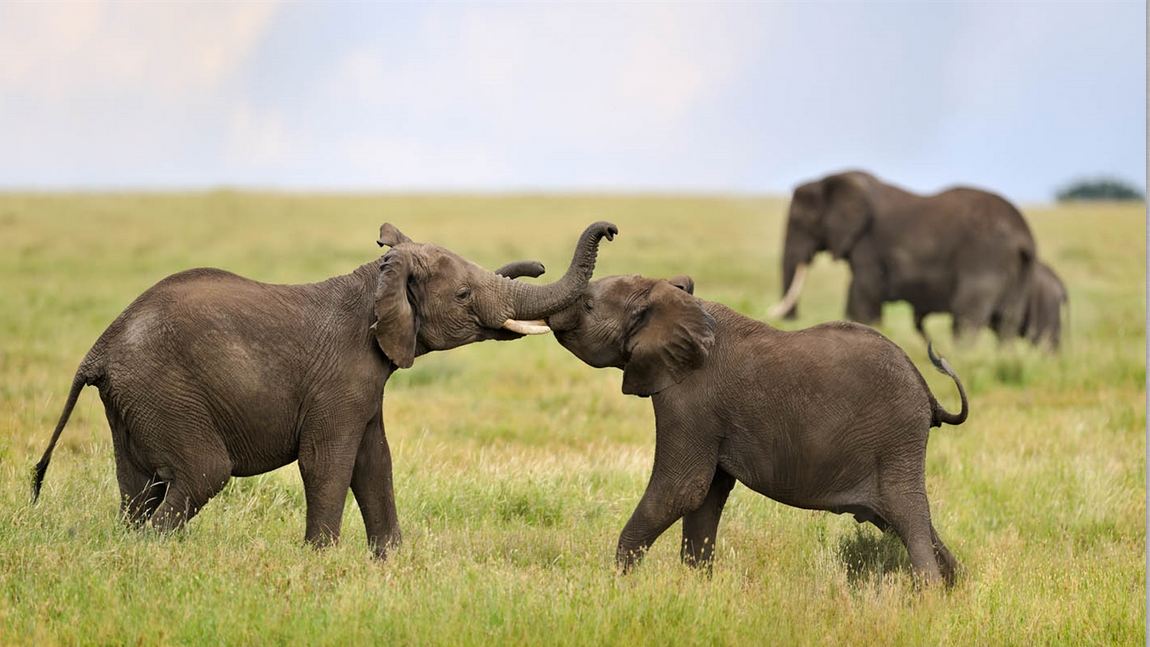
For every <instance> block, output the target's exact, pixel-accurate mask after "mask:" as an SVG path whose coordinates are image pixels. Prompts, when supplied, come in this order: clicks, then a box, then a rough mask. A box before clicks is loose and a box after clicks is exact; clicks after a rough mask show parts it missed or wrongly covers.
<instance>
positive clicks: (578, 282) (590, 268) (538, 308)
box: [504, 222, 619, 334]
mask: <svg viewBox="0 0 1150 647" xmlns="http://www.w3.org/2000/svg"><path fill="white" fill-rule="evenodd" d="M617 233H619V229H618V227H616V226H615V225H613V224H611V223H609V222H597V223H595V224H593V225H591V226H590V227H588V228H587V229H586V230H584V231H583V235H581V236H580V237H579V242H578V244H576V246H575V254H574V255H573V256H572V258H571V265H570V266H569V267H568V268H567V273H566V274H564V275H563V277H562V278H560V279H559V280H558V281H555V282H554V283H550V284H548V285H531V284H529V283H520V282H518V281H507V282H506V283H505V285H506V286H507V289H508V290H509V292H510V301H511V308H512V313H513V314H512V316H511V318H510V319H509V323H512V324H513V325H515V324H528V325H531V326H539V325H542V324H541V323H540V322H537V321H524V320H538V319H542V318H543V317H546V316H548V315H550V314H553V313H555V312H558V311H559V310H562V309H563V308H566V307H567V306H569V305H571V304H572V303H575V301H576V299H578V298H579V295H581V294H582V293H583V291H584V290H585V289H587V283H588V282H589V281H590V280H591V274H592V273H594V271H595V259H596V257H597V256H598V253H599V241H600V240H602V239H603V238H606V239H607V240H612V239H614V238H615V234H617ZM514 320H519V321H514ZM504 327H508V326H507V325H506V324H505V325H504ZM508 329H510V330H513V331H514V332H524V331H520V330H515V329H514V328H508ZM526 330H531V331H532V332H534V331H535V329H534V328H528V329H526ZM542 332H546V330H543V331H542ZM524 334H531V333H530V332H525V333H524Z"/></svg>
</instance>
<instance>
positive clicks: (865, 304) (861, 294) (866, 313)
mask: <svg viewBox="0 0 1150 647" xmlns="http://www.w3.org/2000/svg"><path fill="white" fill-rule="evenodd" d="M847 318H848V319H850V320H851V321H857V322H859V323H861V324H866V325H868V326H873V325H877V324H879V323H882V288H881V286H880V285H879V284H878V280H877V279H876V278H874V277H871V276H868V275H863V276H860V275H859V274H858V273H857V272H856V273H855V275H854V276H853V277H852V278H851V283H850V288H849V289H848V292H847Z"/></svg>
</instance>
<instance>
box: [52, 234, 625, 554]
mask: <svg viewBox="0 0 1150 647" xmlns="http://www.w3.org/2000/svg"><path fill="white" fill-rule="evenodd" d="M616 231H617V230H616V228H615V226H614V225H611V224H609V223H603V222H600V223H596V224H594V225H591V226H590V227H588V228H587V230H586V231H585V232H584V233H583V235H582V236H581V237H580V239H579V242H578V244H577V246H576V249H575V254H574V257H573V259H572V263H571V266H570V268H569V269H568V271H567V273H566V274H565V275H564V276H563V277H562V278H561V279H560V280H559V281H557V282H555V283H553V284H551V285H546V286H539V285H529V284H525V283H520V282H518V281H512V280H511V279H510V278H507V277H506V276H499V275H497V274H496V273H494V272H490V271H488V270H485V269H482V268H480V267H479V266H478V265H475V264H474V263H471V262H470V261H468V260H466V259H464V258H461V257H460V256H458V255H456V254H454V253H452V252H450V251H448V250H446V249H444V248H442V247H439V246H437V245H432V244H422V243H415V242H412V241H411V240H410V239H408V238H407V237H406V236H404V235H403V234H402V233H400V232H399V230H397V229H396V228H395V227H393V226H392V225H390V224H385V225H384V226H383V227H382V228H381V230H380V240H379V243H380V245H381V246H382V245H387V246H390V247H391V250H390V251H388V252H387V253H386V254H385V255H384V256H383V257H382V258H381V259H380V260H375V261H372V262H370V263H366V264H364V265H362V266H360V267H358V268H356V269H355V270H354V271H353V272H351V273H350V274H346V275H343V276H337V277H334V278H331V279H328V280H326V281H323V282H321V283H313V284H308V285H270V284H266V283H259V282H257V281H253V280H250V279H246V278H243V277H241V276H237V275H235V274H231V273H229V272H225V271H222V270H217V269H195V270H189V271H186V272H181V273H179V274H174V275H172V276H169V277H168V278H166V279H164V280H162V281H160V282H159V283H157V284H156V285H155V286H153V287H152V288H150V289H148V290H147V291H146V292H144V293H143V294H142V295H140V296H139V297H138V298H137V299H136V300H135V301H134V302H133V303H132V304H131V305H130V306H128V308H127V309H126V310H125V311H124V312H123V313H122V314H121V315H120V316H119V317H118V318H117V319H116V320H115V321H114V322H113V323H112V324H111V326H109V327H108V329H107V330H106V331H104V333H103V334H102V335H101V336H100V338H99V339H98V340H97V342H96V344H95V345H94V346H93V347H92V349H91V350H90V351H89V352H88V354H87V356H86V357H85V358H84V360H83V362H82V363H81V365H80V368H79V369H78V370H77V372H76V375H75V378H74V379H73V382H72V390H71V392H70V393H69V395H68V401H67V403H66V405H65V407H64V412H63V414H62V415H61V417H60V421H59V424H58V425H57V426H56V430H55V432H54V433H53V435H52V440H51V443H50V444H49V446H48V449H47V451H45V453H44V457H43V458H42V459H41V460H40V462H39V464H38V465H37V466H36V471H35V475H34V481H33V497H36V496H37V495H38V494H39V490H40V485H41V482H42V480H43V477H44V472H45V470H46V469H47V466H48V461H49V460H50V458H51V454H52V449H53V448H54V447H55V445H56V442H57V440H58V439H59V436H60V432H61V431H62V430H63V428H64V425H65V424H66V423H67V420H68V416H69V415H70V413H71V411H72V408H73V406H74V405H75V403H76V399H77V397H78V396H79V393H80V390H81V389H83V387H84V386H85V385H88V384H93V385H96V386H97V387H98V388H99V390H100V398H101V399H102V400H103V401H104V410H105V412H106V414H107V418H108V424H109V425H110V426H111V430H112V443H113V447H114V450H115V456H116V477H117V480H118V481H119V486H120V495H121V509H122V512H123V515H124V517H125V519H127V520H128V521H129V522H131V523H133V524H137V523H143V522H146V521H150V523H151V525H152V526H154V527H156V528H158V529H161V530H165V531H166V530H172V529H175V528H178V527H180V526H182V525H183V524H185V523H186V522H187V521H188V520H189V519H191V518H192V517H193V516H195V514H196V513H197V512H198V511H199V510H200V508H201V507H202V506H203V505H204V504H205V503H207V501H208V500H209V499H210V498H211V497H212V496H213V495H215V494H216V493H217V492H219V491H220V490H221V489H222V488H223V487H224V484H226V483H227V481H228V479H229V478H230V477H232V476H251V475H254V474H261V473H263V472H267V471H270V470H273V469H276V468H278V467H281V466H283V465H286V464H288V463H291V462H292V461H295V460H298V461H299V469H300V474H301V475H302V477H303V484H304V492H305V494H306V498H307V531H306V535H305V537H306V539H307V541H308V542H310V543H312V544H313V545H324V544H328V543H331V542H333V541H335V540H337V539H338V537H339V532H340V524H341V520H342V515H343V507H344V499H345V497H346V495H347V490H348V488H349V487H350V488H351V490H352V492H353V493H354V495H355V499H356V502H357V503H358V504H359V507H360V511H361V512H362V513H363V520H364V525H365V526H366V528H367V537H368V542H369V545H370V546H371V547H372V550H373V552H374V554H375V555H376V556H378V557H384V556H386V554H387V551H388V550H389V549H390V548H391V547H393V546H395V545H397V544H399V542H400V530H399V523H398V520H397V518H396V510H395V497H394V494H393V491H392V467H391V454H390V451H389V449H388V446H387V439H386V437H385V436H384V429H383V417H382V413H381V402H382V399H383V391H384V385H385V384H386V383H387V379H388V377H389V376H390V375H391V373H392V371H394V370H396V368H407V367H410V366H411V365H412V362H413V361H414V358H415V356H417V355H422V354H423V353H427V352H430V351H433V350H446V349H449V348H455V347H456V346H462V345H463V344H469V343H472V342H477V341H483V340H486V339H499V340H508V339H516V338H518V337H520V336H521V335H519V334H517V333H513V332H509V331H507V330H504V329H502V328H501V326H502V325H503V323H504V322H505V321H506V320H508V319H537V318H540V317H543V316H545V315H547V314H549V313H551V312H554V311H555V310H558V309H560V308H562V307H565V306H567V305H569V304H570V303H572V302H573V301H574V300H575V299H576V298H577V297H578V296H579V294H580V293H581V292H582V291H583V289H584V288H585V287H586V285H587V282H588V280H589V279H590V278H591V274H592V271H593V270H594V267H595V258H596V253H597V250H598V245H599V241H600V239H602V238H604V237H606V238H608V239H610V238H611V237H613V236H614V234H615V233H616ZM501 271H504V272H506V273H507V274H510V275H520V274H536V275H538V274H539V273H542V271H543V268H542V266H541V265H540V264H538V263H534V262H525V263H516V264H512V265H509V266H505V267H504V268H501ZM373 324H374V325H373ZM381 350H382V352H380V351H381Z"/></svg>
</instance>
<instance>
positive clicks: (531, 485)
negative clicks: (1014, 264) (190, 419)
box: [0, 192, 1146, 645]
mask: <svg viewBox="0 0 1150 647" xmlns="http://www.w3.org/2000/svg"><path fill="white" fill-rule="evenodd" d="M784 210H785V201H782V200H778V199H770V198H747V197H738V198H726V197H660V196H635V197H629V196H614V197H610V196H608V197H593V196H497V197H472V196H390V197H381V196H371V195H359V196H307V195H279V194H248V193H234V192H217V193H208V194H188V195H177V194H152V195H136V194H124V195H117V194H103V195H4V196H0V312H2V313H3V314H0V643H3V644H42V643H49V644H51V643H77V642H79V643H128V642H133V643H134V642H137V641H139V642H143V643H146V644H153V643H189V642H211V643H228V644H251V643H268V642H271V643H316V644H352V643H366V642H369V641H372V642H378V641H380V640H388V641H391V642H393V643H395V644H412V643H417V644H425V643H447V644H473V643H485V644H499V643H517V644H536V643H555V644H599V643H638V644H662V643H667V642H672V641H673V642H676V643H685V644H716V643H724V644H763V643H773V644H835V643H846V642H860V641H867V642H870V641H878V642H883V643H894V644H954V645H970V644H1033V643H1041V644H1049V643H1067V644H1080V643H1095V644H1097V643H1107V644H1111V643H1122V644H1133V643H1142V642H1144V638H1145V629H1144V624H1145V611H1144V606H1143V595H1144V590H1145V569H1144V561H1143V559H1144V541H1145V526H1144V520H1145V487H1144V483H1145V460H1144V456H1145V434H1144V429H1145V413H1144V412H1145V408H1144V400H1145V361H1144V357H1145V339H1144V334H1143V330H1144V321H1145V319H1144V316H1145V296H1144V295H1145V282H1144V281H1145V279H1144V273H1143V271H1144V267H1145V260H1146V259H1145V251H1144V249H1145V248H1144V240H1145V224H1144V218H1143V209H1142V207H1141V206H1109V205H1102V206H1060V207H1057V208H1034V209H1028V210H1026V211H1027V215H1028V217H1029V219H1030V222H1031V225H1032V227H1033V229H1034V231H1035V234H1036V236H1037V238H1038V240H1039V245H1040V253H1041V255H1042V256H1043V257H1045V258H1046V259H1047V260H1048V261H1049V262H1050V263H1051V264H1052V265H1053V266H1054V267H1055V268H1056V270H1057V271H1058V272H1059V273H1060V274H1061V275H1062V276H1063V278H1064V279H1065V280H1066V282H1067V284H1068V286H1069V289H1070V294H1071V300H1072V305H1071V319H1072V322H1071V325H1070V333H1069V335H1068V339H1067V342H1066V348H1065V349H1064V352H1063V353H1062V354H1060V355H1057V356H1051V355H1048V354H1044V353H1042V352H1039V351H1036V350H1034V349H1031V348H1028V347H1024V346H1014V347H1008V348H999V347H997V346H996V344H995V343H994V342H993V340H991V339H989V338H983V339H980V340H979V341H978V342H977V343H976V344H975V345H974V346H973V347H969V348H955V347H953V345H952V344H950V343H949V337H948V335H947V329H948V321H947V320H946V318H945V317H937V318H935V319H931V320H928V324H927V325H928V328H929V329H930V330H931V332H932V333H933V335H934V336H935V338H937V339H939V340H940V341H941V342H942V343H940V346H941V347H942V348H941V350H942V351H943V353H944V354H945V355H947V356H948V358H949V359H950V361H951V362H952V363H953V364H954V366H955V367H956V368H957V370H958V372H959V374H960V375H961V376H962V378H963V380H964V381H965V383H966V384H967V386H968V389H969V391H970V393H971V401H972V414H971V417H970V420H969V421H968V422H967V423H966V424H964V425H962V426H961V427H957V428H954V427H944V428H943V429H941V430H936V431H934V432H933V433H932V436H931V440H930V446H929V451H928V458H927V461H928V462H927V487H928V491H929V495H930V499H931V503H932V509H933V514H934V517H935V525H936V526H937V527H938V528H939V532H940V533H941V534H942V536H943V537H944V538H945V540H946V541H947V543H948V544H949V545H950V547H951V549H952V550H953V551H954V553H955V554H956V556H957V557H958V559H959V561H960V562H961V564H962V567H963V573H962V576H961V579H960V581H959V583H958V585H957V586H956V588H954V589H953V590H951V591H949V592H943V591H927V592H926V593H924V594H916V593H915V592H914V590H913V587H912V586H911V581H910V575H909V571H908V564H907V559H906V555H905V551H904V550H903V549H902V546H901V544H900V543H899V542H898V541H897V539H895V538H893V537H890V536H883V535H881V534H879V533H878V532H877V531H876V530H874V529H873V528H872V527H870V526H866V527H859V526H857V525H856V524H855V523H854V521H853V520H852V519H851V518H850V517H849V516H835V515H831V514H828V513H818V512H809V511H803V510H797V509H794V508H788V507H785V506H783V505H780V504H777V503H774V502H772V501H769V500H767V499H765V498H763V497H761V496H759V495H756V494H754V493H751V492H749V491H748V490H746V489H745V488H742V487H737V488H736V489H735V491H734V493H733V494H732V497H731V500H730V503H729V504H728V506H727V511H726V513H725V515H724V518H723V523H722V526H721V527H720V532H719V541H718V549H717V561H716V566H715V571H714V575H713V576H712V577H711V578H707V577H704V576H701V575H700V574H698V573H695V572H692V571H690V570H688V569H685V568H683V567H681V566H680V565H679V564H678V532H679V531H678V528H677V527H674V528H672V529H671V530H669V531H668V533H667V534H666V535H664V537H663V538H662V539H661V540H660V542H659V543H657V544H656V545H655V547H654V549H653V550H652V552H651V554H650V556H649V558H648V559H647V561H646V562H644V564H643V565H642V567H641V568H640V569H638V570H637V571H636V572H635V573H634V574H632V575H628V576H627V577H619V576H617V575H616V574H615V573H614V570H613V568H612V556H613V547H614V542H615V540H616V538H617V536H618V532H619V530H620V529H621V528H622V525H623V523H624V522H625V521H626V519H627V517H628V515H629V514H630V512H631V510H632V508H633V506H634V505H635V504H636V503H637V502H638V499H639V496H640V495H641V493H642V491H643V487H644V485H645V483H646V479H647V476H648V475H649V471H650V463H651V459H652V449H653V443H654V437H653V419H652V414H651V410H650V404H649V402H648V401H646V400H640V399H638V398H628V397H625V396H623V395H622V394H621V393H620V392H619V385H620V377H621V376H620V374H619V372H618V371H614V370H594V369H591V368H589V367H587V366H585V365H583V364H581V363H580V362H579V361H578V360H576V359H575V358H574V357H572V356H570V355H568V354H567V353H566V352H565V351H563V350H562V349H561V348H560V347H559V346H558V345H557V344H555V342H554V341H553V340H551V339H550V338H547V337H543V338H529V339H525V340H522V341H517V342H514V343H486V344H477V345H473V346H470V347H466V348H462V349H458V350H454V351H451V352H450V353H435V354H431V355H428V356H424V357H422V358H420V359H419V360H418V361H417V363H416V366H415V367H414V368H413V369H411V370H408V371H402V372H400V373H399V374H397V375H396V376H395V377H394V378H393V379H392V381H391V383H390V385H389V388H388V392H387V403H386V406H385V419H386V424H387V434H388V438H389V440H390V442H391V446H392V450H393V453H394V456H395V464H396V470H397V473H396V490H397V498H398V506H399V511H400V516H401V521H402V524H403V529H404V533H405V539H406V543H405V545H404V547H403V548H402V550H400V551H399V552H398V554H396V555H395V556H394V557H393V558H392V559H390V560H389V561H388V562H386V563H382V564H381V563H377V562H373V561H372V560H370V559H369V558H368V551H367V547H366V541H365V539H364V536H363V524H362V521H361V520H360V518H359V513H358V510H357V509H356V507H355V505H354V503H353V502H352V501H351V500H350V499H349V502H348V506H347V509H346V513H345V517H344V538H343V541H342V543H341V544H340V545H339V546H338V547H335V548H333V549H329V550H325V551H318V552H317V551H314V550H311V549H309V548H307V547H305V546H303V545H302V541H301V539H302V534H303V524H304V502H303V490H302V486H301V485H300V482H299V477H298V475H297V473H296V471H295V468H294V467H288V468H284V469H282V470H278V471H276V472H272V473H269V474H265V475H262V476H258V477H253V478H248V479H234V480H233V481H232V483H231V484H230V485H229V486H228V488H227V489H226V490H225V491H224V492H223V493H222V494H221V495H219V496H218V497H217V498H216V499H214V500H213V501H212V502H211V503H210V504H209V505H208V506H207V507H206V508H205V509H204V511H203V512H202V513H201V514H200V516H199V517H197V518H196V519H195V520H194V521H193V522H192V523H191V524H190V526H189V528H188V530H187V531H186V532H184V533H181V534H180V535H177V536H173V537H158V536H155V535H153V534H151V533H148V532H136V531H131V530H127V529H125V528H123V527H122V526H121V525H120V524H119V523H118V522H117V519H116V512H117V496H118V495H117V489H116V482H115V474H114V466H113V460H112V451H111V446H110V440H109V436H108V432H107V426H106V423H105V421H104V419H103V412H102V409H101V406H100V403H99V400H98V398H97V396H96V392H95V390H94V389H89V390H87V391H86V392H85V393H84V394H83V396H82V397H81V400H80V404H79V406H78V407H77V410H76V413H75V415H74V416H73V418H72V422H71V424H70V425H69V427H68V429H67V430H66V432H65V434H64V437H63V441H62V444H61V449H60V451H58V452H57V454H56V456H55V458H54V460H53V463H52V467H51V469H50V470H49V473H48V477H47V481H46V484H45V490H44V493H43V495H42V498H41V502H40V504H38V505H37V506H35V507H32V506H31V505H30V504H29V502H28V479H27V477H28V470H29V468H30V466H31V465H32V463H34V462H35V460H36V457H37V456H38V454H39V452H40V451H42V449H43V447H44V446H45V444H46V442H47V440H48V436H49V433H50V431H51V427H52V425H53V423H54V422H55V419H56V416H57V415H58V414H59V410H60V407H61V406H62V404H63V401H64V397H65V395H66V392H67V388H68V385H69V382H70V380H71V376H72V373H73V371H74V370H75V367H76V365H77V363H78V362H79V360H80V358H81V357H82V356H83V354H84V353H85V352H86V350H87V349H88V347H89V346H90V344H91V343H92V342H93V341H94V340H95V339H96V337H97V336H98V335H99V333H100V331H101V330H103V328H104V327H105V326H106V325H107V324H108V323H109V322H110V321H111V320H112V319H113V318H114V317H115V316H116V314H117V313H118V312H119V311H120V310H121V309H123V307H124V306H126V305H127V303H129V302H130V301H131V299H132V298H134V297H135V296H136V295H137V294H138V293H139V292H141V291H142V290H144V289H146V288H147V287H148V286H149V285H151V284H152V283H154V282H155V281H157V280H159V279H160V278H162V277H164V276H165V275H167V274H170V273H172V272H175V271H178V270H181V269H185V268H188V267H194V266H203V265H208V266H217V267H223V268H226V269H229V270H232V271H235V272H238V273H240V274H244V275H247V276H251V277H253V278H257V279H260V280H264V281H272V282H304V281H314V280H318V279H322V278H325V277H328V276H331V275H334V274H339V273H344V272H347V271H350V270H351V269H352V268H354V267H356V266H357V265H359V264H360V263H362V262H365V261H367V260H370V259H372V258H373V257H374V256H375V255H376V254H377V253H378V250H377V248H376V247H375V244H374V240H375V237H376V232H377V231H378V227H379V225H380V223H381V222H384V221H391V222H393V223H395V224H397V225H398V226H399V227H400V228H401V229H402V230H403V231H404V232H405V233H407V234H408V235H409V236H411V237H412V238H414V239H416V240H421V241H435V242H438V243H441V244H443V245H445V246H447V247H450V248H451V249H453V250H455V251H457V252H459V253H461V254H463V255H465V256H467V257H469V258H471V259H473V260H475V261H477V262H479V263H481V264H484V265H486V266H487V267H495V266H497V265H500V264H502V263H503V262H506V261H509V260H513V259H518V258H538V259H540V260H542V261H544V262H545V263H546V264H547V266H548V268H549V271H550V273H551V274H552V275H554V274H556V273H558V272H560V271H562V269H563V268H564V267H565V264H566V262H567V261H568V260H569V258H570V252H571V248H572V246H573V244H574V241H575V238H576V236H577V235H578V233H579V232H580V231H581V230H582V228H583V226H585V225H586V224H588V223H590V222H592V221H594V220H599V219H606V220H611V221H613V222H615V223H616V224H618V225H619V228H620V232H621V233H620V236H619V237H618V239H616V241H615V242H612V243H605V244H604V246H603V249H602V252H601V254H600V264H599V271H598V272H597V274H598V275H600V276H602V275H606V274H614V273H643V274H648V275H652V276H670V275H673V274H680V273H686V274H690V275H691V276H693V277H694V279H695V281H696V285H697V287H696V294H697V295H699V296H701V297H702V298H705V299H711V300H716V301H722V302H724V303H727V304H728V305H731V306H732V307H734V308H736V309H737V310H740V311H742V312H744V313H746V314H748V315H751V316H756V317H761V316H763V315H764V314H765V312H766V310H767V308H768V307H769V305H770V304H771V303H772V302H773V301H774V300H775V299H776V298H777V297H778V296H779V292H780V286H779V280H780V279H779V262H778V253H779V248H780V236H781V233H782V228H783V225H782V215H783V212H784ZM544 279H546V277H544ZM846 280H847V273H846V271H845V268H843V267H841V266H839V265H836V264H834V263H831V262H830V261H829V260H827V259H823V260H820V261H819V262H817V263H816V265H815V267H814V268H813V269H812V272H811V275H810V279H809V280H808V285H807V289H806V291H805V294H804V297H803V308H802V314H803V318H802V320H801V321H799V322H796V323H794V324H790V323H788V324H787V326H790V327H797V326H806V325H810V324H813V323H816V322H819V321H824V320H829V319H835V318H838V317H840V316H841V312H842V308H843V303H844V294H845V288H846ZM885 316H886V318H885V324H884V327H883V331H884V332H885V333H886V334H887V335H888V336H890V337H891V338H892V339H893V340H894V341H895V342H897V343H898V344H900V345H901V346H902V347H903V348H905V349H907V351H908V352H909V353H910V355H911V357H912V358H913V359H914V360H915V361H916V362H917V363H918V365H919V366H920V367H921V370H922V371H923V373H924V374H925V375H926V377H927V379H928V381H929V382H930V384H931V386H932V387H933V388H934V389H935V392H936V393H937V394H938V396H939V397H940V399H941V400H942V401H943V402H944V403H946V405H947V406H948V407H950V408H952V409H953V408H954V406H955V403H956V400H957V397H956V395H955V393H954V391H953V386H952V385H951V384H950V383H949V381H948V380H946V379H945V378H944V377H943V376H940V375H936V374H935V373H934V372H933V371H930V370H928V369H929V364H928V363H927V361H926V357H925V349H924V348H923V345H922V343H921V341H920V340H919V339H918V338H917V337H916V335H915V334H914V332H913V328H912V325H911V316H910V312H909V309H908V308H906V307H905V306H902V305H892V306H888V308H887V310H886V313H885Z"/></svg>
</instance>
